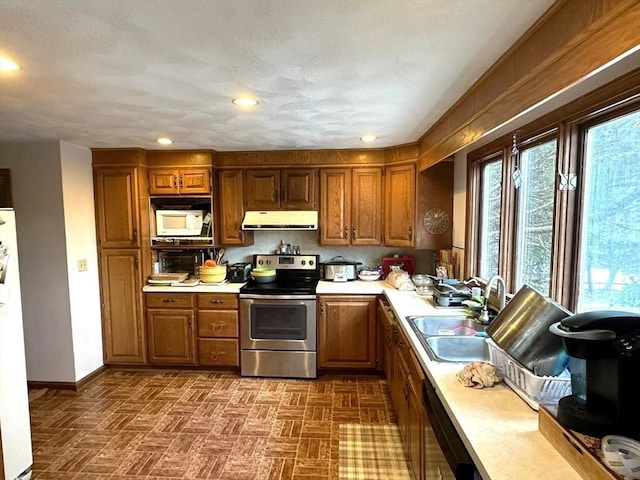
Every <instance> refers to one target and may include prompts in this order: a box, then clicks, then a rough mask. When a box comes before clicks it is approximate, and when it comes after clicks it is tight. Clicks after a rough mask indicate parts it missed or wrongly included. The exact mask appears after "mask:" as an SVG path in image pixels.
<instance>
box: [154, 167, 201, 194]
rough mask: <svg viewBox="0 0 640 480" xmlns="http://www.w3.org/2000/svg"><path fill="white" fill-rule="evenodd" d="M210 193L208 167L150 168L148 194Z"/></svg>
mask: <svg viewBox="0 0 640 480" xmlns="http://www.w3.org/2000/svg"><path fill="white" fill-rule="evenodd" d="M209 193H211V170H210V169H209V168H193V167H191V168H150V169H149V195H207V194H209Z"/></svg>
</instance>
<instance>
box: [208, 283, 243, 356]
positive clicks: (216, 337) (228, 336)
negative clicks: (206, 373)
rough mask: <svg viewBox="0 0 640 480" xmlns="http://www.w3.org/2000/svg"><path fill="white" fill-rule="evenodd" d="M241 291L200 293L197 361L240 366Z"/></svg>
mask: <svg viewBox="0 0 640 480" xmlns="http://www.w3.org/2000/svg"><path fill="white" fill-rule="evenodd" d="M238 333H239V325H238V295H236V294H232V293H199V294H198V364H199V365H206V366H220V367H238V366H240V346H239V341H238Z"/></svg>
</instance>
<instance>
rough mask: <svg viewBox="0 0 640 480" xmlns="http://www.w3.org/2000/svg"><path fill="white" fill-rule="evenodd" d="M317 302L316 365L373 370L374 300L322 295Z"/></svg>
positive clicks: (374, 353) (374, 341)
mask: <svg viewBox="0 0 640 480" xmlns="http://www.w3.org/2000/svg"><path fill="white" fill-rule="evenodd" d="M319 300H320V301H319V310H320V315H319V320H318V350H319V353H318V356H319V366H320V367H321V368H334V367H336V368H365V369H369V368H375V367H376V326H375V325H376V297H374V296H351V295H348V296H347V295H344V296H335V297H334V296H321V297H320V299H319Z"/></svg>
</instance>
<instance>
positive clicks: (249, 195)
mask: <svg viewBox="0 0 640 480" xmlns="http://www.w3.org/2000/svg"><path fill="white" fill-rule="evenodd" d="M245 186H246V189H245V202H244V204H245V207H246V209H247V210H279V209H280V170H247V172H246V175H245Z"/></svg>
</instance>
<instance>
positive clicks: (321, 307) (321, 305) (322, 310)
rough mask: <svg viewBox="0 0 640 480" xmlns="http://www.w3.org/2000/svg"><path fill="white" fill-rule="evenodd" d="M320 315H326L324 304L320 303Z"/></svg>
mask: <svg viewBox="0 0 640 480" xmlns="http://www.w3.org/2000/svg"><path fill="white" fill-rule="evenodd" d="M320 315H324V302H320Z"/></svg>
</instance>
